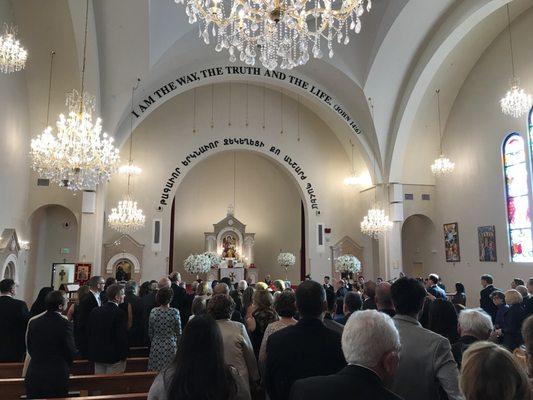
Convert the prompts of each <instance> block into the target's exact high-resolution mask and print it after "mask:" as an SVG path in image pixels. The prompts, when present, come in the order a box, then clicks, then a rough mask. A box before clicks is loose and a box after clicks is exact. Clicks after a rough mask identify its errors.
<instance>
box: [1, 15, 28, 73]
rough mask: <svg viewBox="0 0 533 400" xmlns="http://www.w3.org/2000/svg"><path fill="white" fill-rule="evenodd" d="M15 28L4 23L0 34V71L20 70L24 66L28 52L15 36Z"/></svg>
mask: <svg viewBox="0 0 533 400" xmlns="http://www.w3.org/2000/svg"><path fill="white" fill-rule="evenodd" d="M16 34H17V29H16V28H15V27H13V26H9V25H8V24H6V23H4V33H3V34H2V35H1V36H0V71H1V72H3V73H4V74H10V73H12V72H17V71H20V70H21V69H24V67H25V66H26V60H27V59H28V52H27V51H26V49H24V47H22V46H21V45H20V42H19V41H18V40H17V38H16Z"/></svg>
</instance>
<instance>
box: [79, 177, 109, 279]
mask: <svg viewBox="0 0 533 400" xmlns="http://www.w3.org/2000/svg"><path fill="white" fill-rule="evenodd" d="M95 194H96V196H95V197H96V198H95V199H94V201H93V200H92V199H90V196H87V195H85V196H84V197H83V202H82V213H81V218H80V228H79V232H80V237H79V241H78V243H79V248H78V256H79V260H80V261H81V262H86V263H91V264H92V271H91V274H92V275H100V274H101V273H102V265H101V264H102V240H103V230H104V222H105V221H104V215H105V198H106V185H105V184H104V185H102V184H101V185H99V187H98V189H97V190H96V192H95Z"/></svg>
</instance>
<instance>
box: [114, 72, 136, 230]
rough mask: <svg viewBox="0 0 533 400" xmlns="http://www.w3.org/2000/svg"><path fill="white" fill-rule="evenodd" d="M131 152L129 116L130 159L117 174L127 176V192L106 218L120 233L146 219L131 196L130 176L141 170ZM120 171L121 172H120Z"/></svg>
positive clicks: (133, 227)
mask: <svg viewBox="0 0 533 400" xmlns="http://www.w3.org/2000/svg"><path fill="white" fill-rule="evenodd" d="M139 82H140V79H137V85H136V86H134V87H133V88H132V90H131V107H132V109H133V96H134V94H135V90H136V89H137V88H138V87H139ZM132 150H133V115H130V157H129V161H128V164H127V165H123V166H122V167H120V170H119V172H120V173H125V174H127V175H128V191H127V193H126V195H125V196H124V199H123V200H121V201H119V202H118V205H117V207H115V208H112V209H111V213H110V214H109V216H108V218H107V223H108V225H109V227H110V228H112V229H114V230H116V231H118V232H120V233H131V232H134V231H136V230H138V229H141V228H143V227H144V223H145V220H146V217H145V215H144V213H143V210H141V209H140V208H138V207H137V202H136V201H135V200H134V199H133V196H132V194H131V192H132V190H131V179H132V175H139V174H140V173H141V168H139V167H137V166H136V165H134V164H133V159H132ZM121 170H122V171H121Z"/></svg>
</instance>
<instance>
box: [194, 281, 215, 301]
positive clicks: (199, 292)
mask: <svg viewBox="0 0 533 400" xmlns="http://www.w3.org/2000/svg"><path fill="white" fill-rule="evenodd" d="M212 294H213V289H211V288H210V287H209V284H208V283H207V282H202V283H200V284H198V287H197V288H196V296H203V297H204V298H205V299H207V298H209V297H211V295H212Z"/></svg>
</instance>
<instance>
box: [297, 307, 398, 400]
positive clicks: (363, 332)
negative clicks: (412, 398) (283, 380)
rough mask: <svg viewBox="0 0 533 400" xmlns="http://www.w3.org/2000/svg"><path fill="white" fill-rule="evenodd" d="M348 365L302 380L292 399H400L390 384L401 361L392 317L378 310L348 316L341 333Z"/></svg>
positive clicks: (396, 331)
mask: <svg viewBox="0 0 533 400" xmlns="http://www.w3.org/2000/svg"><path fill="white" fill-rule="evenodd" d="M342 352H343V353H344V357H345V358H346V361H347V362H348V366H347V367H345V368H344V369H342V370H341V371H339V372H338V373H337V374H334V375H329V376H316V377H312V378H306V379H300V380H298V381H296V382H295V383H294V385H293V386H292V390H291V395H290V399H291V400H303V399H305V400H313V399H325V398H344V397H346V395H347V393H349V394H350V399H365V400H366V399H375V400H398V399H401V397H399V396H397V395H395V394H394V393H392V392H391V391H390V390H388V389H387V386H388V385H389V384H390V383H391V382H392V379H393V377H394V374H395V372H396V368H397V366H398V361H399V355H398V354H399V352H400V335H399V334H398V330H397V329H396V327H395V326H394V322H393V321H392V319H391V318H390V317H389V316H388V315H386V314H384V313H381V312H378V311H375V310H367V311H359V312H356V313H354V314H352V316H351V317H350V318H349V319H348V322H347V323H346V326H345V327H344V332H343V334H342Z"/></svg>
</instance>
